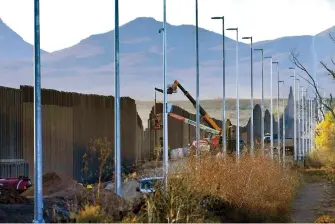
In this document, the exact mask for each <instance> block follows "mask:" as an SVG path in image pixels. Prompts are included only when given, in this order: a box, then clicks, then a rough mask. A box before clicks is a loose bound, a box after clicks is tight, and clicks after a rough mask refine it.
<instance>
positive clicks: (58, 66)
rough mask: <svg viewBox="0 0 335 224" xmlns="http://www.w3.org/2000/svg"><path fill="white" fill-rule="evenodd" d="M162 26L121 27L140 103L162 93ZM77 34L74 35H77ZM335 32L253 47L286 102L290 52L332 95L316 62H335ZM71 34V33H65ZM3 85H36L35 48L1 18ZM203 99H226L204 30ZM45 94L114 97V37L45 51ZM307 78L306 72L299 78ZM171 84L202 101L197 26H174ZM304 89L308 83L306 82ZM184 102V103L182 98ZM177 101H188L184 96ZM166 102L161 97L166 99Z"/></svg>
mask: <svg viewBox="0 0 335 224" xmlns="http://www.w3.org/2000/svg"><path fill="white" fill-rule="evenodd" d="M161 27H162V22H159V21H156V20H155V19H153V18H145V17H141V18H137V19H135V20H133V21H131V22H129V23H127V24H125V25H123V26H121V27H120V80H121V95H124V96H130V97H132V98H135V99H137V100H151V99H152V98H153V96H154V87H159V88H162V81H163V77H162V74H163V73H162V72H163V69H162V65H163V59H162V34H160V33H159V32H158V30H159V29H160V28H161ZM74 30H75V28H74ZM332 32H335V26H334V27H332V28H329V29H328V30H325V31H323V32H321V33H319V34H317V35H315V36H308V35H305V36H292V37H282V38H278V39H275V40H267V41H261V42H256V43H253V47H254V48H263V49H264V56H272V57H273V60H274V61H278V62H279V74H280V80H283V81H285V85H284V86H283V87H280V88H281V90H280V94H281V96H287V94H288V91H289V87H290V85H292V83H293V80H292V79H291V78H290V77H289V76H290V74H291V71H289V69H288V67H290V66H292V63H291V61H290V58H289V57H290V52H291V51H295V52H297V53H299V59H300V61H301V62H302V63H303V64H304V65H305V66H306V67H307V68H308V69H309V70H310V71H313V65H314V64H316V65H317V66H316V69H315V71H316V72H317V76H318V80H319V84H320V86H322V87H323V88H324V90H325V91H327V92H328V93H333V89H334V88H332V86H333V82H334V81H333V80H332V79H331V78H330V77H328V76H327V74H326V73H325V71H324V69H322V67H321V66H320V65H319V63H318V62H316V63H314V62H315V60H314V58H316V60H318V61H319V60H322V61H324V62H326V63H329V62H330V59H331V58H332V57H334V56H335V43H333V42H332V40H331V39H330V38H329V35H328V34H329V33H332ZM64 35H66V34H64ZM235 45H236V42H235V40H233V39H230V38H228V37H225V49H226V96H227V97H231V98H234V97H235V94H236V91H235V89H236V85H235V84H236V81H235V78H236V75H235V74H236V73H235ZM0 49H1V50H0V74H1V77H2V78H1V82H0V85H5V86H11V87H18V86H19V85H23V84H24V85H32V84H33V80H34V79H33V71H34V69H33V46H32V45H31V44H29V43H27V42H25V41H24V40H23V39H22V38H21V37H20V36H19V35H18V34H16V33H15V32H14V31H13V30H12V29H11V28H10V27H8V26H7V25H6V24H5V23H4V22H3V21H1V19H0ZM199 55H200V56H199V60H200V85H201V88H200V95H201V98H202V99H209V98H217V97H220V96H221V93H222V35H220V34H217V33H215V32H211V31H208V30H206V29H202V28H199ZM253 61H254V70H253V71H254V96H255V97H260V96H261V95H260V94H261V64H262V63H261V54H260V53H258V52H255V53H254V54H253ZM41 64H42V68H41V74H42V87H43V88H52V89H57V90H63V91H71V92H82V93H95V94H103V95H113V83H114V79H113V78H114V31H113V30H112V31H110V32H107V33H103V34H97V35H92V36H90V37H88V38H86V39H83V40H82V41H80V42H79V43H78V44H76V45H74V46H72V47H69V48H66V49H62V50H59V51H55V52H51V53H48V52H46V51H43V50H41ZM273 71H274V72H273V83H274V87H273V93H274V94H275V95H276V94H277V71H276V67H273ZM299 73H300V75H304V73H303V72H299ZM167 77H168V78H167V79H168V83H172V82H173V81H174V80H175V79H177V80H179V81H180V83H181V84H182V85H183V86H184V87H185V88H186V89H187V90H189V91H190V92H191V94H193V95H195V84H196V58H195V27H194V26H192V25H180V26H173V25H170V24H168V25H167ZM239 83H240V84H239V87H240V97H241V98H249V96H250V45H248V44H245V43H242V42H239ZM301 85H302V86H305V87H307V83H306V82H305V81H304V80H303V79H301ZM264 92H265V96H266V97H269V96H270V62H269V60H268V59H266V60H264ZM177 95H178V96H177ZM177 95H176V96H172V99H173V100H175V99H184V98H181V95H180V94H177ZM159 97H161V96H159Z"/></svg>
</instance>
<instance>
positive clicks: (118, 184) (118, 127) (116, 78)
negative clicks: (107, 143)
mask: <svg viewBox="0 0 335 224" xmlns="http://www.w3.org/2000/svg"><path fill="white" fill-rule="evenodd" d="M114 35H115V38H114V41H115V43H114V46H115V52H114V53H115V55H114V63H115V75H114V85H115V87H114V90H115V106H114V123H115V125H114V128H115V130H114V141H115V193H116V194H117V195H119V196H121V195H122V192H121V117H120V116H121V115H120V70H119V69H120V66H119V62H120V58H119V52H120V48H119V46H120V40H119V1H118V0H115V32H114Z"/></svg>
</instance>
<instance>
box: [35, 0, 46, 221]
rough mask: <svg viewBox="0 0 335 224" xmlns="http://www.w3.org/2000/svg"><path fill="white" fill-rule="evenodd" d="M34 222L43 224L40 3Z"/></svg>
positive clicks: (36, 77)
mask: <svg viewBox="0 0 335 224" xmlns="http://www.w3.org/2000/svg"><path fill="white" fill-rule="evenodd" d="M34 3H35V4H34V31H35V32H34V35H35V38H34V51H35V63H34V70H35V85H34V109H35V110H34V117H35V120H34V139H35V141H34V176H35V177H34V182H35V189H34V196H35V200H34V222H35V223H44V219H43V186H42V185H43V184H42V175H43V148H42V110H41V101H42V99H41V98H42V97H41V55H40V50H41V47H40V2H39V0H35V1H34Z"/></svg>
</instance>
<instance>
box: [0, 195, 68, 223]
mask: <svg viewBox="0 0 335 224" xmlns="http://www.w3.org/2000/svg"><path fill="white" fill-rule="evenodd" d="M65 203H66V202H65V199H63V198H45V199H44V207H45V208H46V209H45V210H46V212H45V214H44V219H45V220H44V221H45V222H48V223H50V222H53V213H54V212H55V211H58V215H61V214H62V213H63V215H65V216H68V211H67V210H66V209H64V208H65V207H66V204H65ZM33 219H34V201H33V200H32V199H31V200H30V203H28V204H8V205H6V204H0V222H8V223H17V222H21V223H31V222H32V221H33Z"/></svg>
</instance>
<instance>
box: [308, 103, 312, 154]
mask: <svg viewBox="0 0 335 224" xmlns="http://www.w3.org/2000/svg"><path fill="white" fill-rule="evenodd" d="M308 102H309V125H308V127H309V132H308V133H309V153H311V152H312V99H309V101H308Z"/></svg>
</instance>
